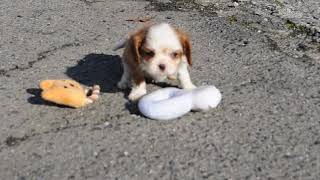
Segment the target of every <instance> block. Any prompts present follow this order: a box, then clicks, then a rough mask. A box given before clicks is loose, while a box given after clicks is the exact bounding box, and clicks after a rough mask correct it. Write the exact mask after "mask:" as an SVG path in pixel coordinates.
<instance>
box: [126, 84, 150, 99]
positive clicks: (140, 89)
mask: <svg viewBox="0 0 320 180" xmlns="http://www.w3.org/2000/svg"><path fill="white" fill-rule="evenodd" d="M145 94H147V87H146V82H145V81H143V82H141V83H140V84H135V83H134V84H133V87H132V90H131V92H130V94H129V99H130V100H131V101H136V100H138V99H140V98H141V97H142V96H143V95H145Z"/></svg>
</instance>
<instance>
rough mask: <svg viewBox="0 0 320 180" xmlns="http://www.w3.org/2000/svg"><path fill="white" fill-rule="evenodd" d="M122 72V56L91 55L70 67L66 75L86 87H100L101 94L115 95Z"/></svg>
mask: <svg viewBox="0 0 320 180" xmlns="http://www.w3.org/2000/svg"><path fill="white" fill-rule="evenodd" d="M122 71H123V70H122V65H121V58H120V56H118V55H107V54H94V53H91V54H88V55H86V56H85V57H84V58H83V59H81V60H79V61H78V64H77V65H75V66H73V67H69V68H68V69H67V71H66V75H68V76H69V77H70V78H72V79H74V80H75V81H78V82H79V83H81V84H84V85H86V86H93V85H95V84H97V85H100V88H101V92H108V93H115V92H118V91H119V89H118V88H116V84H117V82H118V81H120V78H121V75H122Z"/></svg>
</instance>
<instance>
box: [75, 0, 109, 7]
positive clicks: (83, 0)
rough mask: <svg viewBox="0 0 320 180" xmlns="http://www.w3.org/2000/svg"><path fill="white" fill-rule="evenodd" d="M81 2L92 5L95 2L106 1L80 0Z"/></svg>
mask: <svg viewBox="0 0 320 180" xmlns="http://www.w3.org/2000/svg"><path fill="white" fill-rule="evenodd" d="M80 2H83V3H84V4H86V5H88V6H91V5H92V4H94V3H97V2H104V1H97V0H80Z"/></svg>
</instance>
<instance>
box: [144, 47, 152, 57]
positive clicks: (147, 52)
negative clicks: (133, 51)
mask: <svg viewBox="0 0 320 180" xmlns="http://www.w3.org/2000/svg"><path fill="white" fill-rule="evenodd" d="M142 55H143V56H146V57H153V56H154V52H153V51H151V50H149V49H142Z"/></svg>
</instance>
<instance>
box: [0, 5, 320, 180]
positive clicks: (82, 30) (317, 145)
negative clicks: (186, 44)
mask: <svg viewBox="0 0 320 180" xmlns="http://www.w3.org/2000/svg"><path fill="white" fill-rule="evenodd" d="M295 3H296V4H295ZM319 7H320V6H319V2H318V1H317V0H310V1H309V2H302V1H301V2H300V1H299V2H298V1H292V0H276V1H265V2H264V1H259V0H257V1H251V0H236V1H235V0H211V1H210V0H209V1H208V0H194V1H193V0H178V1H170V0H162V1H155V0H149V1H143V0H140V1H129V0H128V1H126V0H120V1H116V0H107V1H106V0H100V1H98V0H65V1H59V0H50V1H49V0H41V1H37V0H24V1H20V0H2V1H1V2H0V37H1V38H0V100H1V105H0V107H1V109H0V117H1V118H0V179H17V180H28V179H59V180H60V179H117V180H122V179H137V180H141V179H170V180H171V179H172V180H174V179H186V180H187V179H195V180H198V179H319V178H320V134H319V133H320V33H319V30H320V25H319V17H320V15H319ZM139 18H151V20H152V21H154V22H163V21H165V22H168V23H171V24H173V25H175V26H178V27H181V28H183V29H184V30H185V31H187V32H188V33H189V34H190V37H191V40H192V44H193V59H194V65H193V67H192V68H191V75H192V79H193V81H194V82H195V84H197V85H208V84H209V85H210V84H213V85H215V86H216V87H217V88H219V89H220V90H221V91H222V94H223V100H222V103H221V104H220V105H219V106H218V107H217V108H216V109H213V110H211V111H209V112H205V113H203V112H191V113H189V114H187V115H185V116H183V117H181V118H179V119H177V120H175V121H170V122H159V121H154V120H150V119H147V118H144V117H142V116H141V115H140V114H139V112H138V110H137V107H136V105H135V104H131V103H129V102H128V100H127V99H126V95H127V93H128V92H122V91H119V90H118V89H117V88H115V84H116V83H117V81H119V79H120V76H121V72H122V68H121V65H120V64H121V63H120V61H121V60H120V56H119V55H121V51H118V52H113V51H112V48H113V47H114V45H115V44H116V43H117V42H119V40H121V39H123V38H124V37H125V36H126V34H127V32H129V31H132V30H133V29H134V28H136V27H139V26H141V22H135V21H128V20H130V19H131V20H132V19H139ZM48 78H51V79H59V78H70V79H74V80H77V81H79V82H80V83H82V84H83V85H84V86H91V85H93V84H99V85H100V86H101V87H102V94H101V97H100V99H99V100H98V101H97V102H95V103H94V104H91V105H89V106H87V107H84V108H82V109H71V108H64V107H61V106H56V105H54V104H51V103H47V102H44V101H43V100H41V99H40V98H39V93H40V90H39V89H38V84H39V81H40V80H42V79H48ZM172 84H173V85H174V84H176V82H172ZM157 88H161V87H160V86H159V85H154V84H149V85H148V89H149V91H152V90H155V89H157Z"/></svg>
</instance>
